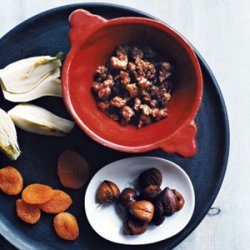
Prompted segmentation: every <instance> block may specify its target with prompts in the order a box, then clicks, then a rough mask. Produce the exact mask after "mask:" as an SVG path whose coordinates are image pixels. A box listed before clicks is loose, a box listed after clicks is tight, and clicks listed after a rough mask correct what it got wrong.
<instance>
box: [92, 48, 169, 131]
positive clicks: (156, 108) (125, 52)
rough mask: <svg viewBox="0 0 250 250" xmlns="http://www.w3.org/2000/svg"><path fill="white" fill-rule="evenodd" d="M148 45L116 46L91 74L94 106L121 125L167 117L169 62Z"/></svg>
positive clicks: (139, 124) (146, 123) (144, 123)
mask: <svg viewBox="0 0 250 250" xmlns="http://www.w3.org/2000/svg"><path fill="white" fill-rule="evenodd" d="M159 58H160V56H159V54H157V53H156V52H155V51H154V50H152V49H151V48H150V47H138V46H119V47H118V48H117V49H116V50H115V51H114V53H113V55H112V56H111V58H110V59H109V61H108V62H107V63H106V65H103V66H99V67H98V69H97V70H96V74H95V76H94V81H93V84H92V93H93V95H94V97H95V100H96V102H97V105H98V108H99V109H100V110H102V111H103V112H105V113H106V114H107V115H108V116H109V117H110V118H111V119H113V120H115V121H117V122H119V123H120V124H121V125H127V124H131V125H134V126H136V127H138V128H141V127H143V126H145V125H148V124H150V123H152V122H156V121H159V120H161V119H164V118H165V117H167V115H168V114H167V104H168V102H169V100H170V98H171V94H172V92H173V84H172V71H173V66H172V65H171V64H170V63H169V62H167V61H163V60H161V59H159Z"/></svg>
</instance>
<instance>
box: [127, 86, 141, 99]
mask: <svg viewBox="0 0 250 250" xmlns="http://www.w3.org/2000/svg"><path fill="white" fill-rule="evenodd" d="M125 89H126V90H127V91H128V92H129V94H130V96H131V97H135V96H137V95H138V92H139V91H138V87H137V86H136V84H135V83H133V84H127V85H126V87H125Z"/></svg>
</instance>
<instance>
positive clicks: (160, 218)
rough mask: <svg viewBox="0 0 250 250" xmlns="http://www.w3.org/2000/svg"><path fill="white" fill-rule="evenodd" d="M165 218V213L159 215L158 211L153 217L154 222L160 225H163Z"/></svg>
mask: <svg viewBox="0 0 250 250" xmlns="http://www.w3.org/2000/svg"><path fill="white" fill-rule="evenodd" d="M164 220H165V216H164V215H162V216H161V215H159V216H158V215H157V214H156V213H155V214H154V217H153V219H152V223H153V224H154V225H156V226H159V225H161V224H162V223H163V222H164Z"/></svg>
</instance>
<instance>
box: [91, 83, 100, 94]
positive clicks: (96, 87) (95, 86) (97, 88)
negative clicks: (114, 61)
mask: <svg viewBox="0 0 250 250" xmlns="http://www.w3.org/2000/svg"><path fill="white" fill-rule="evenodd" d="M92 89H93V90H94V91H95V92H98V90H99V89H100V83H98V82H93V83H92Z"/></svg>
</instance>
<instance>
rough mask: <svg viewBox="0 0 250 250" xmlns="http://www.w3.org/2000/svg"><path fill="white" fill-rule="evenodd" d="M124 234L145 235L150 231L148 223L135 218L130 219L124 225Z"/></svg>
mask: <svg viewBox="0 0 250 250" xmlns="http://www.w3.org/2000/svg"><path fill="white" fill-rule="evenodd" d="M123 226H124V231H123V232H124V234H126V235H138V234H142V233H144V232H145V231H146V230H147V229H148V223H146V222H143V221H139V220H137V219H135V218H133V217H129V218H128V219H127V220H126V221H125V222H124V223H123Z"/></svg>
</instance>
